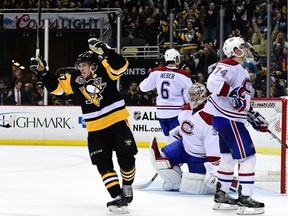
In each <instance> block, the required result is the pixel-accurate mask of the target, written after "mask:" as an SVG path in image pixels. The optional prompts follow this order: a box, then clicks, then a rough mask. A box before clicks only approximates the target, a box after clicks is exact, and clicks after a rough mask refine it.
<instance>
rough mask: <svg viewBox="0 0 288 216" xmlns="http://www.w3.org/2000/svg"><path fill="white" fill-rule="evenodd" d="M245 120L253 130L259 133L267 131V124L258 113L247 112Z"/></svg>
mask: <svg viewBox="0 0 288 216" xmlns="http://www.w3.org/2000/svg"><path fill="white" fill-rule="evenodd" d="M247 120H248V122H249V123H250V124H251V125H252V127H253V128H254V129H255V130H257V131H260V132H268V131H269V128H268V126H269V122H267V121H266V119H265V118H264V117H263V116H262V115H261V114H260V113H259V112H257V111H253V110H251V111H249V112H247Z"/></svg>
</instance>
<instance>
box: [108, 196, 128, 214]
mask: <svg viewBox="0 0 288 216" xmlns="http://www.w3.org/2000/svg"><path fill="white" fill-rule="evenodd" d="M127 206H128V204H127V200H126V198H125V196H124V194H121V195H119V196H117V197H115V198H114V200H112V201H111V202H108V203H107V208H108V209H109V211H111V212H114V213H117V214H128V213H129V211H128V209H127Z"/></svg>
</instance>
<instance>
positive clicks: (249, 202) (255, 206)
mask: <svg viewBox="0 0 288 216" xmlns="http://www.w3.org/2000/svg"><path fill="white" fill-rule="evenodd" d="M241 190H242V186H241V185H240V186H239V190H238V192H239V198H238V200H237V205H238V206H239V208H238V211H237V214H238V215H258V214H263V213H264V212H265V211H264V207H265V204H264V203H261V202H258V201H256V200H254V199H252V198H251V197H250V196H243V195H242V193H241Z"/></svg>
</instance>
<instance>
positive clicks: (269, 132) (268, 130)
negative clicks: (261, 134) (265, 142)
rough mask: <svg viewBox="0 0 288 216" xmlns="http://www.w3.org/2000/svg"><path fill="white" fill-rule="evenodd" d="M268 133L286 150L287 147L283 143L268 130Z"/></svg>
mask: <svg viewBox="0 0 288 216" xmlns="http://www.w3.org/2000/svg"><path fill="white" fill-rule="evenodd" d="M268 133H269V134H271V136H272V137H273V138H274V139H276V140H277V141H278V142H279V143H280V144H281V145H282V146H283V147H285V148H286V149H288V145H287V144H285V143H283V142H282V141H281V139H279V138H278V137H277V136H276V135H275V134H274V133H273V132H272V131H270V130H268Z"/></svg>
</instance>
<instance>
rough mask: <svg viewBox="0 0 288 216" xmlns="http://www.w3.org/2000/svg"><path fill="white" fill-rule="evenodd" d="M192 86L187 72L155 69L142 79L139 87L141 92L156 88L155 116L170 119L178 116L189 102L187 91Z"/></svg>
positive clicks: (176, 69) (165, 68) (163, 68)
mask: <svg viewBox="0 0 288 216" xmlns="http://www.w3.org/2000/svg"><path fill="white" fill-rule="evenodd" d="M191 86H192V81H191V78H190V75H189V74H188V72H187V71H185V70H181V69H178V68H176V67H168V66H166V67H157V68H155V69H153V70H152V71H151V72H150V74H149V76H148V77H147V78H146V79H144V80H143V81H142V82H141V83H140V85H139V87H140V90H141V91H142V92H147V91H152V90H154V89H155V88H156V90H157V98H156V106H157V110H156V115H157V117H158V118H164V119H167V118H172V117H175V116H177V115H178V114H179V112H180V111H181V109H182V106H183V105H184V104H185V103H187V102H188V101H189V97H188V89H189V88H190V87H191Z"/></svg>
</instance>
